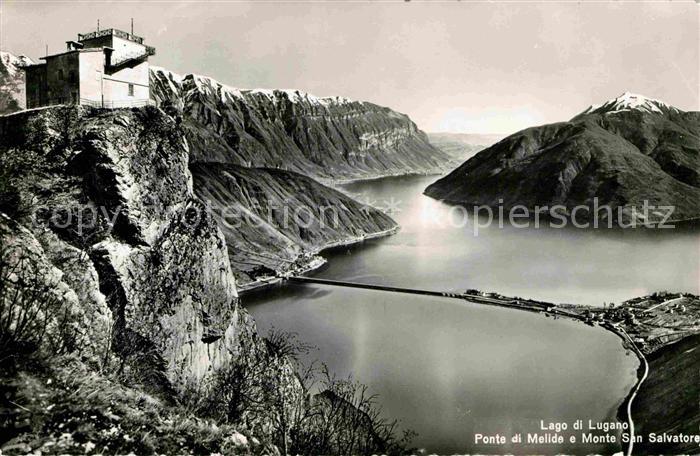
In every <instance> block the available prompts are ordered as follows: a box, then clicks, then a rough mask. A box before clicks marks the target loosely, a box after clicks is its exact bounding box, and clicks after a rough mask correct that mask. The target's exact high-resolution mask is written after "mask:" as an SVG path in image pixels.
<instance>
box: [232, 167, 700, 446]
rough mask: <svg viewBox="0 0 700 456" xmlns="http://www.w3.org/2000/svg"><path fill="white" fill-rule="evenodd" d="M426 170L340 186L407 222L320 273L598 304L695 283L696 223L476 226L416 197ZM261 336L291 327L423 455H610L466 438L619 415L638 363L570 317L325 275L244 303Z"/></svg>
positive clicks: (340, 253) (611, 338)
mask: <svg viewBox="0 0 700 456" xmlns="http://www.w3.org/2000/svg"><path fill="white" fill-rule="evenodd" d="M434 180H435V177H434V176H433V177H430V176H428V177H426V176H415V177H401V178H387V179H380V180H375V181H366V182H358V183H354V184H349V185H346V186H344V187H343V188H344V190H345V191H347V192H348V193H349V194H351V195H353V196H355V197H357V198H359V199H361V200H368V201H371V202H374V203H376V204H378V205H380V206H386V205H390V206H394V207H396V208H398V209H400V211H399V212H394V213H393V214H392V216H393V217H394V218H395V219H396V220H397V221H398V222H399V224H400V225H401V227H402V229H401V231H400V232H399V233H398V234H396V235H394V236H391V237H387V238H382V239H375V240H370V241H367V242H365V243H363V244H361V245H357V246H353V247H350V248H340V249H335V250H333V251H329V252H326V253H324V256H326V257H327V258H328V260H329V263H328V265H327V266H326V267H325V268H324V269H323V270H321V271H318V272H317V273H316V275H317V276H318V277H323V278H337V279H346V280H354V281H358V282H364V283H378V284H390V285H397V286H407V287H417V288H425V289H431V290H441V291H442V290H454V291H463V290H464V289H467V288H477V289H480V290H492V291H497V292H499V293H502V294H505V295H513V296H523V297H533V298H539V299H544V300H548V301H553V302H571V303H582V304H591V305H601V304H602V303H603V302H611V301H614V302H619V301H621V300H624V299H627V298H631V297H634V296H638V295H642V294H646V293H649V292H652V291H655V290H663V289H668V290H676V291H690V292H694V293H697V292H698V290H697V288H698V277H699V275H698V274H699V271H698V269H699V268H698V247H699V243H698V236H697V234H694V233H684V232H679V231H678V232H675V231H674V232H666V233H663V235H661V234H660V233H657V232H653V231H651V230H647V231H640V230H635V231H615V232H610V231H608V232H603V231H583V230H573V229H569V230H562V229H559V230H558V229H552V228H549V229H529V230H523V229H516V228H513V227H508V226H505V227H503V228H499V227H498V226H493V227H490V228H482V229H480V230H479V231H478V235H475V233H474V225H473V224H471V223H469V224H467V225H460V224H456V223H451V222H450V220H451V221H452V222H456V221H460V222H461V220H457V218H456V217H455V212H454V210H453V209H452V208H450V207H449V206H446V205H443V204H441V203H439V202H437V201H434V200H432V199H430V198H428V197H425V196H423V195H422V191H423V189H424V188H425V187H426V186H427V185H428V184H430V183H431V182H432V181H434ZM243 304H244V305H245V306H246V307H248V309H249V310H250V312H251V314H252V315H253V316H254V317H255V319H256V321H257V323H258V326H259V327H260V329H261V330H262V332H263V333H265V332H266V331H267V330H269V329H270V328H271V327H275V328H277V329H282V330H287V331H293V332H297V333H298V334H299V335H300V336H301V338H302V339H303V340H304V341H305V342H308V343H310V344H313V345H315V346H317V347H318V348H319V349H318V350H317V351H314V352H312V353H311V354H310V355H309V356H310V358H311V357H312V358H315V359H320V360H322V361H324V362H326V363H327V364H328V366H329V368H330V369H331V370H332V371H333V372H335V373H336V374H337V375H338V376H341V377H343V376H346V375H349V374H352V375H353V377H354V378H356V379H357V380H359V381H361V382H363V383H365V384H367V385H369V386H370V388H371V391H372V392H373V393H376V394H378V395H379V401H380V403H381V405H382V407H383V410H384V413H385V415H386V416H388V417H393V418H396V419H399V420H400V426H401V427H402V428H410V429H413V430H415V431H417V432H418V434H419V435H418V437H417V438H416V439H415V440H414V441H413V444H414V445H416V446H417V447H419V448H424V449H426V451H428V452H436V453H441V454H451V453H455V452H459V453H467V452H487V453H504V452H508V451H515V452H526V453H532V452H541V453H548V454H554V453H557V452H569V453H571V452H575V453H589V452H602V453H610V452H614V451H617V450H618V449H619V445H610V444H600V445H593V444H582V443H580V442H577V443H574V444H570V443H565V444H563V445H529V446H528V445H525V446H524V445H517V446H509V445H505V446H495V447H494V446H483V445H476V444H475V443H474V434H475V433H482V434H489V433H497V432H499V433H501V434H506V435H508V436H510V435H512V434H514V433H517V432H523V433H527V432H536V431H537V430H538V428H539V422H540V420H545V421H567V422H569V425H570V426H571V423H573V421H574V420H576V419H584V420H588V419H591V420H594V421H599V420H614V419H615V415H616V411H617V407H618V406H619V405H620V403H621V402H622V400H623V399H624V397H625V396H626V394H627V392H628V391H629V389H630V388H631V387H632V385H634V383H635V370H636V367H637V365H638V361H637V359H636V357H635V356H634V355H633V354H632V353H629V352H626V350H625V349H624V348H623V347H622V346H621V344H620V340H619V339H618V338H617V337H616V336H615V335H613V334H611V333H609V332H607V331H604V330H602V329H600V328H597V327H589V326H586V325H584V324H582V323H579V322H574V321H569V320H564V319H557V320H555V319H553V318H550V317H546V316H545V315H540V314H532V313H527V312H519V311H513V310H507V309H501V308H495V307H487V306H481V305H477V304H472V303H468V302H464V301H461V300H456V299H445V298H435V297H427V296H414V295H405V294H394V293H387V292H381V291H370V290H360V289H349V288H340V287H330V286H322V285H290V286H284V287H277V288H274V289H268V290H264V291H259V292H256V293H253V294H249V295H245V296H244V297H243Z"/></svg>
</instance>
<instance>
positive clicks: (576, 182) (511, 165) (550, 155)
mask: <svg viewBox="0 0 700 456" xmlns="http://www.w3.org/2000/svg"><path fill="white" fill-rule="evenodd" d="M626 98H627V99H628V100H629V102H630V103H629V104H628V105H627V106H626V107H625V106H622V105H621V104H620V103H618V102H617V101H616V102H614V103H604V104H603V105H601V106H602V107H604V108H594V109H590V108H589V109H588V110H586V111H584V113H582V114H579V115H577V116H575V117H574V118H572V120H570V121H567V122H558V123H552V124H547V125H542V126H537V127H531V128H528V129H525V130H521V131H519V132H517V133H514V134H512V135H510V136H508V137H507V138H504V139H503V140H501V141H499V142H498V143H496V144H494V145H492V146H491V147H489V148H487V149H484V150H483V151H481V152H479V153H478V154H476V155H475V156H474V157H472V158H471V159H469V160H467V161H466V162H464V163H463V164H462V165H460V166H459V167H458V168H457V169H455V170H453V171H452V172H451V173H450V174H448V175H447V176H445V177H443V178H441V179H439V180H437V181H436V182H434V183H433V184H431V185H430V186H429V187H428V188H426V190H425V194H426V195H428V196H431V197H433V198H436V199H440V200H444V201H446V202H450V203H455V204H475V205H482V204H483V205H487V206H492V207H495V206H498V205H501V204H502V205H504V206H505V207H513V206H514V205H519V204H523V205H525V206H526V207H528V208H529V209H533V208H534V207H536V206H549V207H551V206H553V205H564V206H566V208H567V210H570V209H571V208H572V207H574V206H577V205H584V206H587V207H591V206H592V204H593V202H594V198H596V197H597V198H598V202H599V204H601V205H604V204H606V205H610V206H611V207H612V208H619V210H622V211H624V210H625V209H624V208H625V207H627V208H629V207H630V206H634V207H642V205H643V203H644V201H648V202H649V204H651V205H655V206H657V207H658V206H674V208H675V209H674V211H675V215H674V217H673V218H674V219H679V220H683V219H692V218H697V217H699V216H700V166H699V164H698V154H699V151H700V112H696V111H689V112H685V111H682V110H680V109H677V108H673V107H668V108H666V107H664V106H662V105H656V104H655V105H654V108H653V109H652V108H650V107H649V106H650V105H649V101H648V100H650V99H646V98H644V99H643V100H642V99H638V98H637V99H632V98H631V97H626ZM615 100H618V101H619V98H618V99H615ZM633 102H634V103H633ZM664 105H665V104H664ZM606 106H607V107H606ZM665 106H667V105H665ZM620 107H623V108H624V109H619V108H620ZM588 111H590V112H588ZM628 212H629V211H628ZM622 218H623V220H630V219H631V218H634V217H633V216H632V215H631V214H629V213H627V214H626V215H624V216H623V217H622ZM658 219H659V217H658V214H657V215H654V214H652V216H651V220H650V221H654V220H656V221H658Z"/></svg>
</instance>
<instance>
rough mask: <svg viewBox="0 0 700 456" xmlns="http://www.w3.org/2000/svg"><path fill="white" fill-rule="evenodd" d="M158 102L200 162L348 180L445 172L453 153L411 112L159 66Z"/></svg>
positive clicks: (154, 88) (154, 81)
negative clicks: (239, 85)
mask: <svg viewBox="0 0 700 456" xmlns="http://www.w3.org/2000/svg"><path fill="white" fill-rule="evenodd" d="M151 97H152V98H154V99H155V100H156V101H157V102H158V104H159V105H160V106H161V107H163V108H164V109H166V110H169V111H170V112H173V113H175V114H177V115H179V116H180V117H181V119H182V124H183V126H184V128H185V131H186V132H187V133H186V134H187V139H188V141H189V143H190V147H191V148H192V153H191V161H192V162H216V163H229V164H235V165H241V166H246V167H268V168H280V169H285V170H290V171H295V172H299V173H302V174H305V175H307V176H311V177H314V178H317V179H321V180H328V181H343V180H349V179H366V178H373V177H379V176H387V175H401V174H411V173H419V174H424V173H428V172H436V171H441V170H444V169H445V167H447V166H448V165H449V156H448V155H446V154H445V153H443V152H442V151H440V150H438V149H436V148H435V147H433V146H432V145H431V144H430V143H429V142H428V139H427V136H426V135H425V134H424V133H423V132H422V131H420V130H419V129H418V127H417V126H416V125H415V124H414V123H413V122H412V121H411V119H409V118H408V116H406V115H404V114H400V113H397V112H395V111H392V110H391V109H389V108H385V107H381V106H377V105H375V104H372V103H368V102H359V101H351V100H348V99H346V98H342V97H327V98H319V97H315V96H313V95H310V94H307V93H304V92H300V91H292V90H240V89H235V88H232V87H228V86H226V85H224V84H221V83H219V82H217V81H215V80H213V79H211V78H208V77H204V76H198V75H193V74H188V75H186V76H180V75H177V74H174V73H172V72H169V71H167V70H164V69H162V68H157V67H151Z"/></svg>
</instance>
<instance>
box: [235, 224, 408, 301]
mask: <svg viewBox="0 0 700 456" xmlns="http://www.w3.org/2000/svg"><path fill="white" fill-rule="evenodd" d="M400 230H401V226H399V225H398V224H397V225H396V226H394V227H392V228H389V229H386V230H383V231H375V232H373V233H367V234H365V235H363V236H355V237H351V238H346V239H340V240H337V241H333V242H328V243H326V244H324V245H322V246H320V247H316V248H314V249H313V250H310V251H308V252H307V253H308V254H310V255H313V256H312V257H311V259H310V260H309V261H307V262H306V263H305V264H304V265H302V267H301V268H300V269H299V270H296V271H295V273H296V274H306V273H309V272H313V271H315V270H317V269H319V268H321V267H323V266H325V265H326V264H327V263H328V260H327V259H325V258H324V257H322V256H321V253H323V252H324V251H326V250H330V249H335V248H338V247H344V246H350V245H356V244H361V243H363V242H365V241H369V240H371V239H377V238H382V237H387V236H391V235H394V234H396V233H398V232H399V231H400ZM285 274H289V273H284V274H282V275H277V276H274V277H265V278H261V279H258V280H255V281H253V282H248V283H245V284H242V285H240V284H236V287H237V289H238V296H239V297H241V296H243V295H245V294H246V293H250V292H253V291H256V292H257V291H260V290H264V289H265V288H268V287H272V286H274V285H279V284H280V283H282V282H283V281H284V280H286V279H287V277H286V275H285Z"/></svg>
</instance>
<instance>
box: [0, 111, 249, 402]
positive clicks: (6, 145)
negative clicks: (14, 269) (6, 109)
mask: <svg viewBox="0 0 700 456" xmlns="http://www.w3.org/2000/svg"><path fill="white" fill-rule="evenodd" d="M0 138H1V139H0V144H1V146H0V155H2V157H3V167H2V171H3V180H4V182H3V184H4V185H3V188H2V192H1V193H2V196H3V197H2V201H1V202H2V206H3V207H2V210H3V211H4V212H5V213H6V214H8V216H9V217H11V218H13V219H15V220H16V222H17V223H21V224H23V225H25V226H27V227H31V230H32V231H33V234H31V236H34V237H35V238H37V239H38V240H39V241H37V242H42V244H43V247H42V248H43V253H41V255H40V256H41V257H42V258H43V260H42V261H44V262H47V263H49V264H52V265H53V267H55V268H57V269H58V270H60V271H61V274H62V276H63V278H62V283H65V286H66V287H67V288H68V289H69V290H71V292H72V294H74V295H75V296H76V298H77V297H80V298H81V299H76V303H78V302H80V304H81V306H83V307H86V306H92V307H94V308H95V309H97V310H98V312H97V313H99V314H107V315H105V318H106V319H108V320H110V321H111V324H109V323H110V322H109V321H107V322H106V323H105V325H107V326H111V331H113V334H112V335H111V339H112V340H111V342H112V344H113V347H112V349H113V350H114V351H116V352H117V353H118V355H119V356H120V357H121V358H122V359H124V360H125V362H126V363H127V365H129V366H130V367H131V369H132V370H134V371H135V372H137V371H138V372H139V376H140V377H142V378H146V379H147V380H143V381H144V382H145V383H147V384H149V386H150V387H151V388H155V389H162V390H166V391H167V390H171V389H173V390H178V389H183V388H185V387H186V386H187V385H188V384H198V383H201V381H202V380H203V378H204V377H205V376H206V375H207V373H208V372H210V371H211V370H213V369H215V368H216V367H217V366H220V365H221V364H222V363H225V362H226V361H227V358H228V357H230V356H231V352H232V351H235V347H236V344H237V339H238V338H240V337H254V334H255V329H254V325H253V323H252V321H250V320H249V319H248V318H247V316H246V314H245V312H244V311H243V310H242V309H241V308H240V307H239V305H238V297H237V290H236V284H235V278H234V276H233V274H232V272H231V268H230V264H229V261H228V252H227V248H226V243H225V240H224V237H223V235H222V233H221V231H220V230H219V229H218V226H217V223H216V221H215V220H214V219H213V218H212V216H211V215H210V214H208V213H207V211H205V210H204V205H203V204H202V202H201V201H199V200H198V199H197V198H196V196H195V195H194V193H193V190H192V177H191V175H190V173H189V170H188V158H189V156H188V149H187V143H186V141H185V139H184V137H183V135H182V133H181V130H180V129H179V128H178V127H177V126H176V125H175V123H174V122H173V121H172V119H171V118H170V117H168V116H167V115H165V114H163V113H162V112H161V111H160V110H158V109H156V108H147V109H135V110H119V111H112V112H105V111H95V110H91V109H86V108H79V107H55V108H47V109H43V110H37V111H28V112H24V113H17V114H14V115H11V116H5V117H2V118H0ZM12 223H15V222H12ZM10 226H12V225H10ZM25 231H26V230H25ZM23 232H24V231H23ZM18 233H19V231H18V230H17V229H13V230H12V231H10V232H8V234H7V236H9V237H10V238H13V239H14V238H17V236H19V234H18ZM22 236H24V237H26V238H29V236H30V234H29V233H28V232H27V233H25V234H23V235H22ZM32 242H33V241H32ZM27 245H29V244H27ZM35 250H36V249H35ZM37 254H38V253H37ZM71 257H74V258H76V259H77V260H79V261H77V265H76V266H74V265H73V264H74V263H76V262H73V261H68V260H69V259H70V258H71ZM105 303H106V306H107V307H108V308H109V312H106V311H105V309H104V308H105ZM76 305H77V304H76ZM85 313H90V312H85ZM108 333H109V331H107V330H106V329H105V328H103V331H102V334H103V337H106V336H105V334H108Z"/></svg>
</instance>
